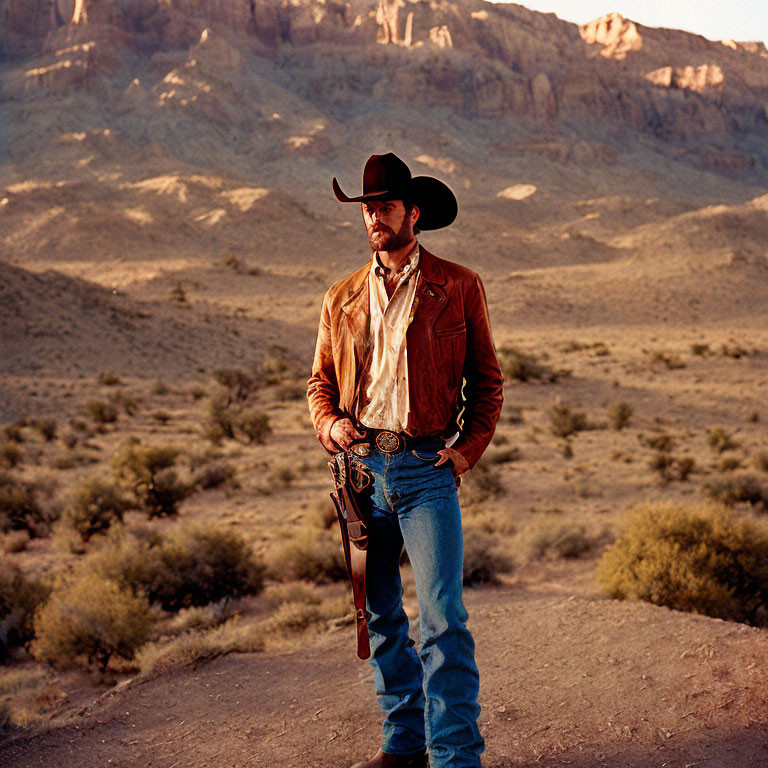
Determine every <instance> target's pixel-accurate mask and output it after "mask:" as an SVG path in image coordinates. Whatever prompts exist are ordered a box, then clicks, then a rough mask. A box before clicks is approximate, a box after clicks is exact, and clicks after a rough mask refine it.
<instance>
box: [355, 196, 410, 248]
mask: <svg viewBox="0 0 768 768" xmlns="http://www.w3.org/2000/svg"><path fill="white" fill-rule="evenodd" d="M361 205H362V209H363V221H364V222H365V228H366V230H367V231H368V242H369V243H370V245H371V250H374V251H396V250H397V249H398V248H403V247H404V246H406V245H408V243H410V242H412V241H413V237H414V236H413V224H414V222H415V220H416V218H417V216H418V208H414V209H413V210H412V211H411V213H407V212H406V210H405V205H404V204H403V201H402V200H369V201H368V202H365V203H361Z"/></svg>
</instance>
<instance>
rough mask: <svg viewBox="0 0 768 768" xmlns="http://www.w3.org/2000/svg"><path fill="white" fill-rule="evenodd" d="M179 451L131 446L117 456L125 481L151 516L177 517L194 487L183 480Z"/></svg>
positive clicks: (116, 467) (141, 506)
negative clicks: (178, 464) (178, 466)
mask: <svg viewBox="0 0 768 768" xmlns="http://www.w3.org/2000/svg"><path fill="white" fill-rule="evenodd" d="M178 455H179V450H178V449H177V448H174V447H172V446H149V447H143V446H140V445H137V444H135V443H131V444H129V445H127V446H126V447H125V448H123V450H121V451H120V452H119V453H118V454H117V455H116V456H115V461H114V465H115V469H116V471H117V473H118V476H119V477H122V478H124V479H125V480H126V481H127V482H128V484H129V485H130V487H131V489H132V490H133V492H134V494H135V495H136V499H137V503H138V505H139V507H140V508H141V509H142V510H144V511H145V512H147V514H148V515H149V516H150V517H159V516H163V515H175V514H176V512H177V511H178V509H177V506H178V504H179V502H181V501H183V500H184V499H185V498H187V496H189V494H190V493H191V492H192V487H191V486H190V485H188V484H187V483H184V482H182V481H180V480H179V478H178V475H177V473H176V470H175V469H174V464H175V463H176V458H177V457H178Z"/></svg>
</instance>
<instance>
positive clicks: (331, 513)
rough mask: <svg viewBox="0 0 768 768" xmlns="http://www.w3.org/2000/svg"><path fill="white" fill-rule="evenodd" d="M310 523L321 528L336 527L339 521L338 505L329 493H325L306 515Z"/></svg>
mask: <svg viewBox="0 0 768 768" xmlns="http://www.w3.org/2000/svg"><path fill="white" fill-rule="evenodd" d="M306 519H307V521H308V522H309V523H310V524H313V525H316V526H318V527H319V528H325V529H328V528H334V527H335V526H336V524H337V522H338V516H337V514H336V507H335V506H334V504H333V502H332V501H331V498H330V496H328V494H323V495H322V496H321V497H320V498H319V499H318V500H317V502H316V503H315V504H314V506H313V507H312V508H311V509H310V512H309V514H308V515H307V517H306Z"/></svg>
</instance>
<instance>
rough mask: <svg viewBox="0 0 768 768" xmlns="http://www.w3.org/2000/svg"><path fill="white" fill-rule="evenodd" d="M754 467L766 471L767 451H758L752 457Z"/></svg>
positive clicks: (767, 465)
mask: <svg viewBox="0 0 768 768" xmlns="http://www.w3.org/2000/svg"><path fill="white" fill-rule="evenodd" d="M753 462H754V465H755V469H759V470H761V471H762V472H768V451H760V453H758V454H755V457H754V459H753Z"/></svg>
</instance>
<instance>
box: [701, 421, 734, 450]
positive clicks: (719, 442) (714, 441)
mask: <svg viewBox="0 0 768 768" xmlns="http://www.w3.org/2000/svg"><path fill="white" fill-rule="evenodd" d="M707 444H708V445H709V447H710V448H711V449H712V450H713V451H715V452H717V453H725V451H732V450H733V449H734V448H738V447H739V444H738V443H737V442H735V441H734V439H733V435H731V434H729V433H728V432H727V431H726V430H724V429H723V428H722V427H714V428H713V429H710V430H709V433H708V434H707Z"/></svg>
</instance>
